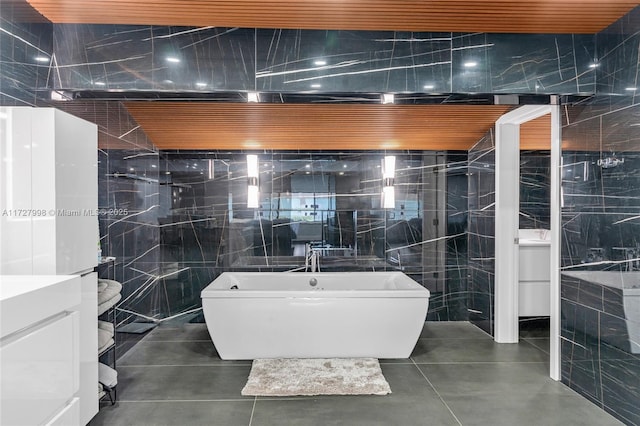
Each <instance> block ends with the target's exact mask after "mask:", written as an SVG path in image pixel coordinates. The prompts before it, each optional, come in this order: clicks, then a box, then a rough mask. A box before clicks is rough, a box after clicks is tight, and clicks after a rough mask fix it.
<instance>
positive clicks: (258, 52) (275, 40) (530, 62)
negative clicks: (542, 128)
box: [53, 24, 596, 100]
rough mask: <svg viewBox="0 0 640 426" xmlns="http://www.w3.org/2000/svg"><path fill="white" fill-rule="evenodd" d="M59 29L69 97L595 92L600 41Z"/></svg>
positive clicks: (60, 63) (62, 83) (63, 84)
mask: <svg viewBox="0 0 640 426" xmlns="http://www.w3.org/2000/svg"><path fill="white" fill-rule="evenodd" d="M53 32H54V46H53V48H54V51H55V53H56V61H55V62H54V64H53V65H54V66H55V72H54V75H55V76H56V78H55V79H54V84H55V87H56V88H59V89H67V90H92V91H93V90H95V91H102V90H108V89H111V90H130V91H152V92H197V93H208V92H216V91H218V92H225V91H252V90H258V91H266V92H282V93H284V92H287V93H349V94H357V93H363V94H364V93H367V94H368V93H371V92H393V93H527V94H585V93H586V94H588V93H594V91H595V70H596V69H595V68H593V67H591V66H592V65H593V63H594V60H595V57H596V53H595V36H593V35H554V34H545V35H527V34H485V33H474V34H465V33H415V32H391V31H320V30H281V29H247V28H211V27H202V28H192V27H162V26H132V25H70V24H58V25H55V26H54V29H53ZM369 100H370V99H369Z"/></svg>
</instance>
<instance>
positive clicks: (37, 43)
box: [0, 2, 53, 106]
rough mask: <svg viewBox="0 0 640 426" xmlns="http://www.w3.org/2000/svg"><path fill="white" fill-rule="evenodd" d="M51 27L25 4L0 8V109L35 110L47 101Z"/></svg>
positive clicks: (49, 83)
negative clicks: (16, 107)
mask: <svg viewBox="0 0 640 426" xmlns="http://www.w3.org/2000/svg"><path fill="white" fill-rule="evenodd" d="M52 34H53V25H52V24H51V23H49V22H48V21H46V20H45V19H44V18H43V17H42V16H41V15H40V14H39V13H38V12H36V11H35V10H34V9H33V8H31V6H30V5H28V4H27V3H26V2H24V4H21V3H19V2H10V3H3V4H2V13H1V14H0V105H3V106H25V105H30V106H35V105H41V104H42V103H43V102H46V101H47V100H48V99H49V96H50V94H49V90H48V88H49V87H51V83H52V82H51V80H52V75H51V71H50V64H51V61H52V52H53V41H52Z"/></svg>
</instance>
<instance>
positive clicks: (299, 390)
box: [242, 358, 391, 396]
mask: <svg viewBox="0 0 640 426" xmlns="http://www.w3.org/2000/svg"><path fill="white" fill-rule="evenodd" d="M388 393H391V388H390V387H389V383H388V382H387V380H386V379H385V378H384V376H383V375H382V370H381V369H380V364H379V363H378V360H377V359H375V358H316V359H282V358H280V359H256V360H254V361H253V365H252V366H251V373H249V379H248V380H247V384H246V385H245V387H244V388H243V389H242V395H246V396H293V395H386V394H388Z"/></svg>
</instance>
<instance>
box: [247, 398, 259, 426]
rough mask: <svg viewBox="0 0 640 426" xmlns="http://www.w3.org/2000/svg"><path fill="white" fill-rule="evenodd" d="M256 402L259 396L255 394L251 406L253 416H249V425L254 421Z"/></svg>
mask: <svg viewBox="0 0 640 426" xmlns="http://www.w3.org/2000/svg"><path fill="white" fill-rule="evenodd" d="M256 402H258V397H257V396H254V397H253V405H252V406H251V416H249V426H251V423H253V415H254V413H255V412H256Z"/></svg>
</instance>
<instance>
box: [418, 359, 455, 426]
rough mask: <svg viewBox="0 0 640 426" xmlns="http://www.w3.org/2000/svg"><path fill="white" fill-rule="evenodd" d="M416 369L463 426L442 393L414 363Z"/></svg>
mask: <svg viewBox="0 0 640 426" xmlns="http://www.w3.org/2000/svg"><path fill="white" fill-rule="evenodd" d="M413 364H414V365H415V367H416V369H417V370H418V372H419V373H420V375H421V376H422V377H424V379H425V380H426V381H427V383H429V386H431V389H433V391H434V392H435V393H436V395H438V398H439V399H440V401H441V402H442V403H443V404H444V406H445V407H447V410H449V413H451V415H452V416H453V418H454V419H455V420H456V421H457V422H458V424H459V425H460V426H462V422H461V421H460V419H458V417H457V416H456V415H455V413H454V412H453V410H452V409H451V407H449V404H447V403H446V402H445V400H444V399H443V398H442V395H440V392H438V390H437V389H436V387H435V386H434V385H433V383H431V380H429V378H428V377H427V375H426V374H424V372H423V371H422V370H421V369H420V367H418V364H416V363H415V361H414V363H413Z"/></svg>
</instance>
